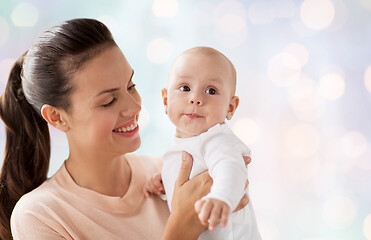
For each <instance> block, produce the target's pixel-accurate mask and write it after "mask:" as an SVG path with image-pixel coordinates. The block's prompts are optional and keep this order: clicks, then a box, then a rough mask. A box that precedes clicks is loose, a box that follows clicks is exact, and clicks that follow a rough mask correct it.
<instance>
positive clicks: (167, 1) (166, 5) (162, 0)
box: [153, 0, 178, 17]
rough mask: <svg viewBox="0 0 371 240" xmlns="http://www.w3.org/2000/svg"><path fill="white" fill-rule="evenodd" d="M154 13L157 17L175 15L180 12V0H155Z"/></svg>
mask: <svg viewBox="0 0 371 240" xmlns="http://www.w3.org/2000/svg"><path fill="white" fill-rule="evenodd" d="M153 13H154V14H155V15H156V16H157V17H173V16H176V14H177V13H178V0H155V1H154V3H153Z"/></svg>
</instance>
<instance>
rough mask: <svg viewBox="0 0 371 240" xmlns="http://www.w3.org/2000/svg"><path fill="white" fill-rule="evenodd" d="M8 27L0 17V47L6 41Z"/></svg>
mask: <svg viewBox="0 0 371 240" xmlns="http://www.w3.org/2000/svg"><path fill="white" fill-rule="evenodd" d="M8 35H9V25H8V23H7V22H6V21H5V19H4V18H2V17H0V46H1V45H3V44H4V43H5V42H6V40H8Z"/></svg>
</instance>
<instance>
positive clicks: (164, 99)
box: [161, 88, 168, 114]
mask: <svg viewBox="0 0 371 240" xmlns="http://www.w3.org/2000/svg"><path fill="white" fill-rule="evenodd" d="M161 93H162V103H163V104H164V107H165V113H166V114H167V109H168V105H167V89H166V88H163V89H161Z"/></svg>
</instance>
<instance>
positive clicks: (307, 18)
mask: <svg viewBox="0 0 371 240" xmlns="http://www.w3.org/2000/svg"><path fill="white" fill-rule="evenodd" d="M334 15H335V9H334V5H333V4H332V3H331V1H330V0H305V1H303V2H302V4H301V8H300V16H301V19H302V21H303V22H304V24H305V25H306V26H307V27H308V28H311V29H314V30H323V29H325V28H327V27H328V26H330V24H331V23H332V21H333V20H334Z"/></svg>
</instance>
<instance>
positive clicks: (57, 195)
mask: <svg viewBox="0 0 371 240" xmlns="http://www.w3.org/2000/svg"><path fill="white" fill-rule="evenodd" d="M126 157H127V159H128V163H129V165H130V167H131V170H132V177H131V182H130V186H129V189H128V191H127V193H126V194H125V195H124V196H123V197H111V196H107V195H103V194H100V193H97V192H94V191H92V190H89V189H86V188H82V187H80V186H78V185H77V184H76V183H75V182H74V181H73V179H72V178H71V176H70V175H69V173H68V172H67V169H66V167H65V164H63V166H62V167H61V168H60V169H59V170H58V172H57V173H56V174H55V175H54V176H53V177H51V178H50V179H48V180H46V181H45V182H44V183H43V184H42V185H41V186H40V187H38V188H36V189H35V190H33V191H32V192H30V193H28V194H26V195H24V196H23V197H22V198H21V199H20V200H19V201H18V203H17V204H16V206H15V208H14V210H13V213H12V217H11V229H12V234H13V238H14V239H29V240H33V239H38V240H42V239H48V240H53V239H125V240H130V239H133V240H138V239H141V240H146V239H150V240H156V239H160V237H161V234H162V231H163V228H164V226H165V223H166V220H167V218H168V216H169V210H168V208H167V204H166V202H165V201H163V200H161V199H160V198H159V197H157V196H155V195H152V196H151V197H149V198H147V199H146V198H145V197H144V194H143V186H144V184H145V182H146V179H147V178H148V177H150V176H152V175H153V174H155V173H159V172H160V170H161V159H160V158H155V157H146V156H136V155H132V154H127V155H126Z"/></svg>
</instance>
